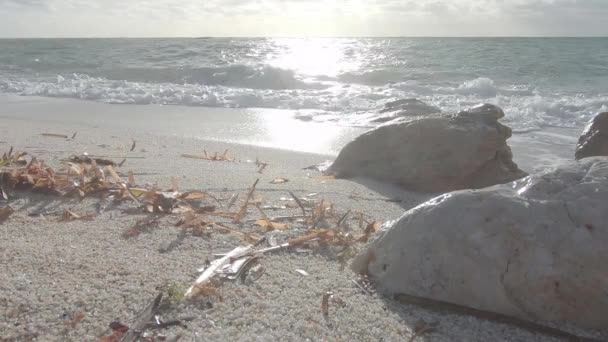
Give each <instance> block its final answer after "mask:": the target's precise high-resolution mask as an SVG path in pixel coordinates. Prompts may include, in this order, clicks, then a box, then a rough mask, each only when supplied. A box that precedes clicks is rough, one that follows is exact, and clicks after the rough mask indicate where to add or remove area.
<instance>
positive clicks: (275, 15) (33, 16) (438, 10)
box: [0, 0, 608, 37]
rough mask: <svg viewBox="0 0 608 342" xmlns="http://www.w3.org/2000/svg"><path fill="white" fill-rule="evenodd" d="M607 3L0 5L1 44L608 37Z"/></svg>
mask: <svg viewBox="0 0 608 342" xmlns="http://www.w3.org/2000/svg"><path fill="white" fill-rule="evenodd" d="M607 18H608V0H254V1H247V0H0V37H144V36H162V37H168V36H608V24H606V23H607V22H608V19H607Z"/></svg>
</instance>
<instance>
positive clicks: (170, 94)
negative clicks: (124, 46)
mask: <svg viewBox="0 0 608 342" xmlns="http://www.w3.org/2000/svg"><path fill="white" fill-rule="evenodd" d="M238 68H240V67H238ZM234 70H235V69H234V68H228V69H227V71H218V70H217V68H214V69H213V70H211V69H205V68H202V69H199V70H198V73H197V72H194V73H192V72H184V73H183V77H181V76H180V77H178V79H179V80H180V82H179V83H178V81H177V79H172V80H171V81H172V82H169V80H168V79H167V77H162V73H156V74H152V75H150V74H145V73H141V74H138V73H135V74H134V73H131V74H129V76H130V78H131V79H138V80H139V81H137V82H136V81H132V80H129V81H126V80H114V79H111V78H104V77H91V76H88V75H83V74H73V75H71V76H69V77H63V76H56V77H54V78H53V79H46V80H39V79H36V80H28V79H23V78H15V77H11V78H6V77H0V92H3V93H14V94H19V95H35V96H48V97H66V98H76V99H83V100H93V101H100V102H105V103H112V104H165V105H186V106H207V107H233V108H278V109H290V110H295V111H297V112H296V117H298V118H301V119H302V120H313V121H321V122H322V121H332V122H338V123H341V124H346V125H358V126H368V125H370V122H372V121H373V119H374V118H376V117H377V115H378V114H379V113H378V111H379V109H381V108H382V107H383V106H384V104H385V103H387V102H389V101H394V100H398V99H403V98H417V99H420V100H422V101H424V102H426V103H428V104H430V105H433V106H437V107H439V108H441V109H442V110H444V111H458V110H461V109H462V108H465V107H467V106H470V105H475V104H478V103H481V102H488V103H493V104H496V105H498V106H501V107H502V108H503V109H504V110H505V112H506V113H507V117H506V118H505V120H506V121H507V122H509V124H510V125H511V126H512V127H513V128H514V129H515V130H522V129H533V128H539V127H543V126H545V125H551V126H562V127H573V126H577V125H580V123H581V122H584V121H586V120H588V119H589V118H591V117H592V116H593V115H594V114H596V113H597V112H599V111H605V110H608V96H606V95H603V96H602V95H597V96H590V97H587V96H581V95H580V94H574V95H567V94H563V95H560V94H551V95H542V94H541V92H539V91H538V90H536V89H530V88H529V87H527V86H522V85H519V86H518V85H512V86H509V87H499V86H497V85H496V84H495V82H494V81H493V80H491V79H489V78H477V79H472V80H468V81H465V82H463V83H462V84H460V85H457V86H454V87H445V86H433V85H425V84H420V83H418V82H415V81H407V82H401V83H395V84H387V85H382V86H375V87H370V86H365V85H360V84H343V83H331V82H328V81H325V83H322V82H319V83H315V82H305V81H302V80H297V79H296V77H295V75H294V74H293V72H284V71H282V70H280V69H266V70H261V71H259V72H252V73H251V74H249V75H248V76H247V77H245V78H243V79H237V78H236V77H234V76H232V75H233V73H231V72H230V71H234ZM186 76H187V77H186ZM150 77H155V79H151V78H150ZM173 77H175V75H173ZM237 85H238V86H237Z"/></svg>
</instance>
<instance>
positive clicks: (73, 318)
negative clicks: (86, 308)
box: [63, 311, 85, 329]
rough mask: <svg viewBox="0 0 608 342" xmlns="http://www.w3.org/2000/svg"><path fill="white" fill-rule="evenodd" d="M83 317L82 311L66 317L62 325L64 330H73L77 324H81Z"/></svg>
mask: <svg viewBox="0 0 608 342" xmlns="http://www.w3.org/2000/svg"><path fill="white" fill-rule="evenodd" d="M84 317H85V313H84V312H82V311H78V312H75V313H73V314H71V315H69V316H68V318H67V319H66V320H65V321H63V324H64V325H65V327H66V328H70V329H75V328H76V326H77V325H78V323H80V322H82V320H83V319H84Z"/></svg>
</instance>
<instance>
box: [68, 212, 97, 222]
mask: <svg viewBox="0 0 608 342" xmlns="http://www.w3.org/2000/svg"><path fill="white" fill-rule="evenodd" d="M94 219H95V214H84V215H80V214H76V213H75V212H73V211H72V210H70V209H66V210H64V211H63V214H62V215H61V218H60V219H59V221H76V220H82V221H92V220H94Z"/></svg>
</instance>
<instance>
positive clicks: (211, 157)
mask: <svg viewBox="0 0 608 342" xmlns="http://www.w3.org/2000/svg"><path fill="white" fill-rule="evenodd" d="M181 157H182V158H191V159H203V160H211V161H230V162H231V161H235V159H234V158H230V157H228V150H225V151H224V153H223V154H219V152H215V153H213V155H209V154H207V151H205V150H203V154H202V155H200V154H182V155H181Z"/></svg>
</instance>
